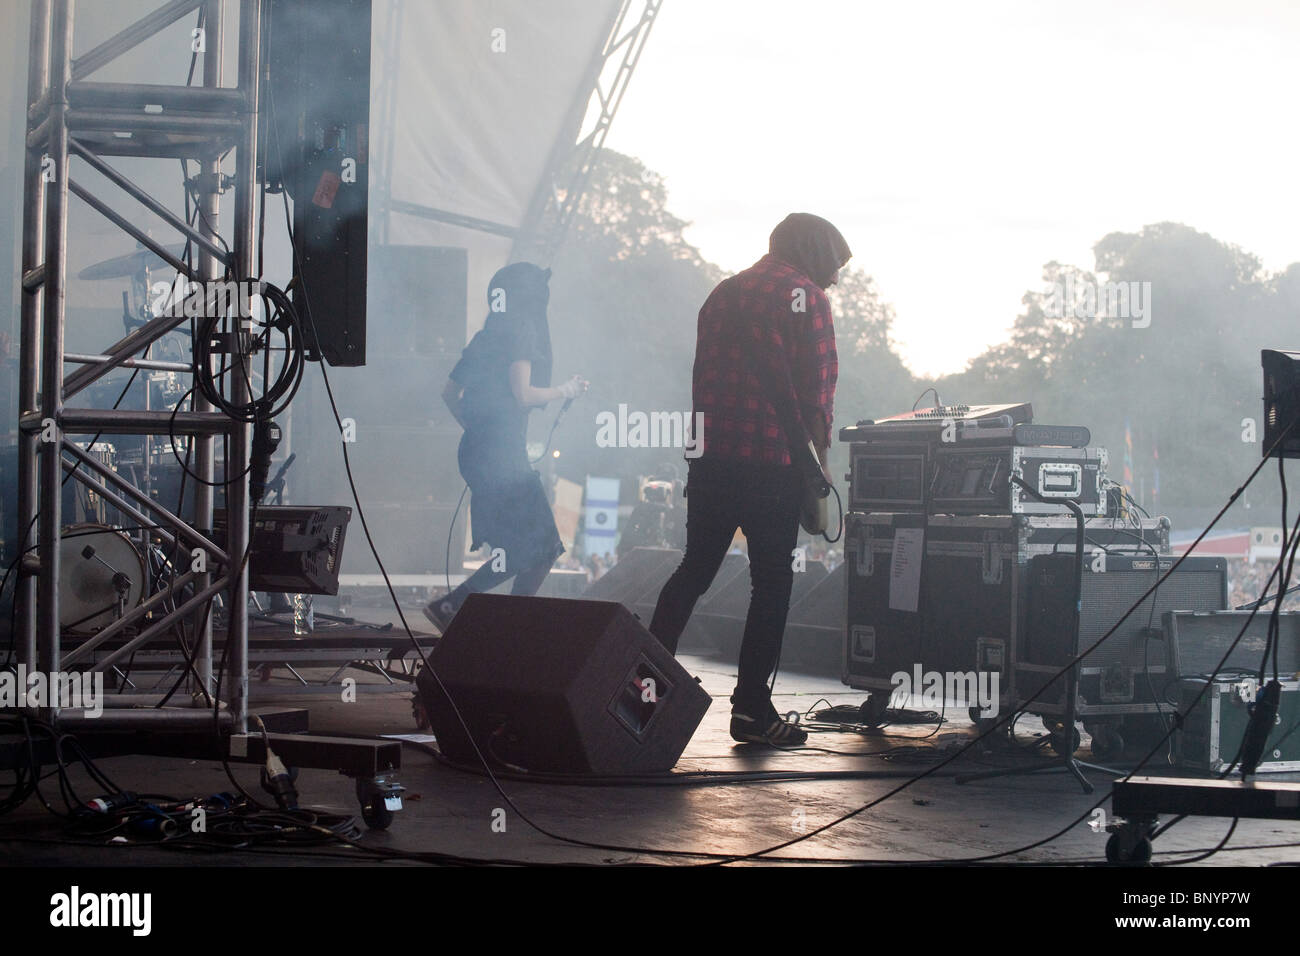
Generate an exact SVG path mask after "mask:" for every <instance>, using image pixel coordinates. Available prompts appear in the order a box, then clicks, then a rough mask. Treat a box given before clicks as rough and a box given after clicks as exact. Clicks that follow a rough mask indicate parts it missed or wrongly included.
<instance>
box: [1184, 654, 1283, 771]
mask: <svg viewBox="0 0 1300 956" xmlns="http://www.w3.org/2000/svg"><path fill="white" fill-rule="evenodd" d="M1258 689H1259V685H1258V682H1257V681H1255V680H1254V679H1253V678H1246V679H1243V680H1240V681H1235V682H1234V681H1214V682H1213V683H1211V684H1209V686H1208V688H1207V687H1206V682H1205V681H1203V680H1184V681H1180V682H1179V684H1178V690H1179V707H1178V709H1179V711H1180V712H1181V713H1182V714H1183V715H1184V717H1183V725H1182V728H1181V729H1180V730H1179V731H1178V732H1177V733H1175V735H1174V756H1175V760H1176V761H1177V764H1178V766H1179V767H1181V768H1183V769H1185V770H1202V771H1208V772H1209V773H1222V772H1223V771H1224V770H1227V769H1228V767H1230V766H1231V765H1232V764H1233V762H1234V761H1235V760H1236V759H1237V755H1238V751H1239V749H1240V748H1241V741H1242V739H1243V738H1244V737H1245V735H1246V724H1247V723H1248V722H1249V721H1250V710H1249V706H1250V704H1251V703H1252V702H1253V701H1254V700H1255V695H1256V693H1257V692H1258ZM1202 690H1204V691H1205V693H1204V694H1203V695H1202V696H1201V698H1200V700H1199V701H1197V700H1196V697H1197V695H1198V694H1200V693H1201V691H1202ZM1193 702H1195V705H1194V706H1193ZM1297 729H1300V682H1297V681H1294V680H1291V681H1284V682H1283V683H1282V695H1281V697H1280V698H1279V700H1278V709H1277V720H1276V722H1275V726H1274V727H1273V731H1272V733H1270V734H1269V736H1268V741H1267V742H1266V743H1265V745H1264V756H1263V758H1262V759H1261V760H1260V763H1259V767H1258V769H1259V770H1260V771H1264V772H1267V771H1273V772H1281V771H1295V770H1300V733H1296V731H1297Z"/></svg>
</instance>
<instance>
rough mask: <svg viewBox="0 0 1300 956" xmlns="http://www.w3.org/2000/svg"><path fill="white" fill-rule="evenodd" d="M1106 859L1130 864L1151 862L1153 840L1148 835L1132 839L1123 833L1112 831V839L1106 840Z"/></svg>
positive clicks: (1111, 861)
mask: <svg viewBox="0 0 1300 956" xmlns="http://www.w3.org/2000/svg"><path fill="white" fill-rule="evenodd" d="M1130 843H1131V845H1130ZM1106 861H1107V862H1108V863H1128V864H1143V863H1150V862H1151V840H1150V838H1148V837H1139V838H1138V839H1137V840H1136V841H1130V840H1129V839H1126V838H1125V835H1124V834H1123V833H1120V832H1115V833H1112V834H1111V835H1110V839H1109V840H1107V841H1106Z"/></svg>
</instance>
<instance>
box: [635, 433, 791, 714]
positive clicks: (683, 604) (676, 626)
mask: <svg viewBox="0 0 1300 956" xmlns="http://www.w3.org/2000/svg"><path fill="white" fill-rule="evenodd" d="M799 498H800V484H799V475H798V472H797V471H796V470H795V468H794V466H792V465H787V466H772V465H747V464H744V463H741V462H731V461H722V460H719V461H714V460H711V459H708V458H697V459H695V460H694V461H692V462H691V464H690V478H689V479H688V482H687V492H686V509H687V510H686V554H685V556H684V557H683V558H682V563H681V565H680V566H679V567H678V568H677V570H676V571H675V572H674V573H673V576H672V577H671V578H669V579H668V583H667V584H665V585H664V589H663V591H661V592H660V593H659V602H658V604H657V605H656V606H655V613H654V618H653V620H651V622H650V633H652V634H653V635H654V636H655V637H656V638H658V640H659V642H660V643H661V644H663V645H664V647H666V648H668V650H669V651H672V652H673V653H676V652H677V641H678V638H680V637H681V634H682V631H683V630H684V629H685V627H686V622H687V621H688V620H689V619H690V616H691V612H692V611H693V610H694V609H695V602H696V601H698V600H699V598H700V595H702V594H703V593H704V592H705V591H707V590H708V589H709V585H710V584H712V583H713V578H714V576H715V575H716V574H717V573H718V568H719V567H720V566H721V565H722V559H723V558H724V557H725V556H726V553H727V549H728V548H729V547H730V546H731V541H732V538H733V537H734V536H735V533H736V528H738V527H739V528H740V530H741V531H743V532H744V534H745V538H746V540H747V542H748V544H749V575H750V585H751V592H750V601H749V613H748V615H747V616H746V618H745V637H744V641H743V643H742V644H741V646H740V665H739V669H738V682H737V684H736V693H735V696H734V697H732V699H731V700H732V704H733V705H734V708H735V709H736V710H740V711H743V712H745V713H747V714H749V715H751V716H754V717H761V716H763V714H764V713H765V711H766V710H767V708H768V707H769V706H770V705H771V693H770V691H769V689H768V685H767V682H768V679H769V678H770V677H771V675H772V671H773V670H774V669H775V668H776V664H777V660H778V658H779V656H780V654H781V641H782V638H783V637H784V636H785V619H786V614H787V613H788V612H789V610H790V590H791V588H792V587H793V586H794V568H793V562H794V557H793V551H794V549H795V546H796V544H797V543H798V540H799Z"/></svg>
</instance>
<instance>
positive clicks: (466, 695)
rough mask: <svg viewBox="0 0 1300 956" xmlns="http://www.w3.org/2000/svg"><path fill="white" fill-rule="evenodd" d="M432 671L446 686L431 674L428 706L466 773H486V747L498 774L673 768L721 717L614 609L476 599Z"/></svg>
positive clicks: (426, 681) (422, 684)
mask: <svg viewBox="0 0 1300 956" xmlns="http://www.w3.org/2000/svg"><path fill="white" fill-rule="evenodd" d="M429 662H430V665H431V666H432V668H433V671H434V673H436V674H437V679H435V678H434V676H433V674H432V673H430V672H429V670H428V669H425V670H423V671H421V673H420V675H419V677H418V678H417V681H416V682H417V684H418V686H419V689H420V696H421V699H422V700H423V702H424V707H425V710H426V711H427V712H428V714H429V721H430V723H431V724H432V725H433V732H434V734H435V736H436V737H437V738H438V745H439V747H440V748H441V750H442V752H443V754H444V755H446V756H447V757H448V758H449V759H451V760H453V761H456V762H458V763H464V764H473V765H477V764H478V763H479V756H478V754H476V753H475V746H474V745H475V744H477V747H478V752H479V753H481V754H482V756H483V758H484V759H486V760H488V761H489V762H490V763H492V764H494V765H496V766H503V765H514V766H517V767H523V768H525V769H527V770H533V771H544V772H550V773H598V774H631V773H644V772H648V771H662V770H670V769H672V767H673V766H674V765H675V764H676V763H677V759H678V758H679V757H680V756H681V754H682V751H683V750H684V749H685V748H686V744H687V743H688V742H689V741H690V739H691V735H692V734H693V733H694V732H695V728H696V727H698V726H699V723H700V720H701V719H702V718H703V717H704V712H705V711H706V710H708V707H709V695H708V694H706V693H705V692H704V689H703V688H702V687H700V685H699V684H698V683H697V682H696V681H695V679H694V678H693V677H691V676H690V675H689V674H688V673H686V671H685V670H684V669H683V668H682V666H681V665H680V664H678V663H677V661H676V660H674V659H673V657H672V656H671V655H670V654H669V653H668V652H667V651H666V650H665V649H664V647H663V646H662V645H661V644H660V643H659V642H658V641H656V640H655V639H654V637H653V636H652V635H651V634H650V632H649V631H647V630H646V629H645V628H644V627H642V626H641V624H640V622H639V621H637V619H636V618H634V617H633V616H632V614H631V613H630V612H629V611H628V610H627V609H626V608H625V607H623V606H622V605H621V604H616V603H612V602H608V601H577V600H563V599H558V598H536V597H517V596H514V595H496V594H474V595H471V596H470V598H469V600H467V601H466V602H465V604H464V606H463V607H462V608H461V609H460V612H459V613H458V614H457V615H456V618H455V620H453V621H452V623H451V625H450V627H448V629H447V633H446V634H445V635H444V636H443V638H442V640H441V641H439V642H438V646H437V647H436V648H435V649H434V651H433V652H432V653H431V654H430V655H429ZM439 682H441V683H439ZM449 697H450V700H449V699H448V698H449ZM452 702H454V703H455V708H454V709H453V707H452ZM457 711H459V717H458V716H457ZM462 721H463V723H462ZM466 728H468V730H469V735H466V732H465V731H466ZM471 737H472V741H471Z"/></svg>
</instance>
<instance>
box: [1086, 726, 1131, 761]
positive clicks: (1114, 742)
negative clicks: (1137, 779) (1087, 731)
mask: <svg viewBox="0 0 1300 956" xmlns="http://www.w3.org/2000/svg"><path fill="white" fill-rule="evenodd" d="M1124 747H1125V744H1124V737H1123V736H1122V735H1121V734H1120V732H1119V731H1118V730H1109V729H1105V728H1101V727H1098V728H1097V732H1096V733H1095V734H1093V735H1092V755H1093V756H1094V757H1096V758H1097V759H1098V760H1109V759H1110V758H1112V757H1119V756H1122V755H1123V753H1124Z"/></svg>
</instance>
